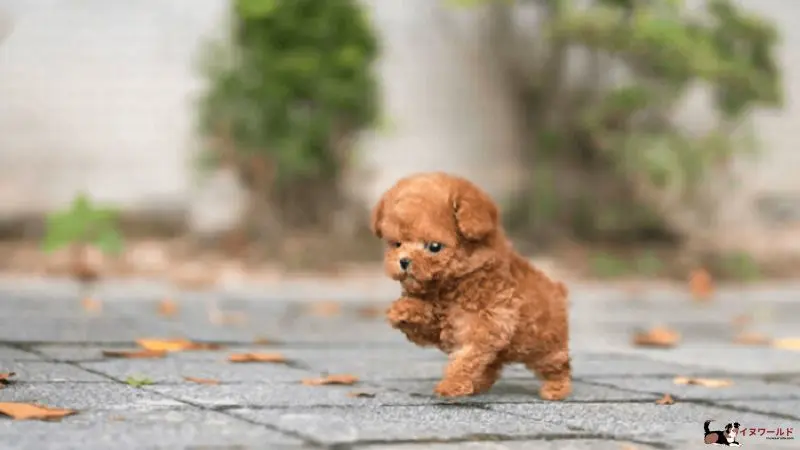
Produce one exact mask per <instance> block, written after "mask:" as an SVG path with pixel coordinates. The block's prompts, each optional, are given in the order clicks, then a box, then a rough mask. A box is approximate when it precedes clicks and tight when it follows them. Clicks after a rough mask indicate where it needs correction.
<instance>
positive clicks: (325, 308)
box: [308, 302, 342, 317]
mask: <svg viewBox="0 0 800 450" xmlns="http://www.w3.org/2000/svg"><path fill="white" fill-rule="evenodd" d="M308 309H309V312H310V313H311V314H313V315H315V316H322V317H330V316H337V315H339V314H340V313H341V312H342V306H341V305H340V304H338V303H336V302H316V303H312V304H311V305H309V307H308Z"/></svg>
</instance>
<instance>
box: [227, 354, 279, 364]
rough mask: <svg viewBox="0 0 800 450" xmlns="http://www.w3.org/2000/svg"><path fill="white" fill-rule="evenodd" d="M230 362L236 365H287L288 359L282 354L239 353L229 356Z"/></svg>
mask: <svg viewBox="0 0 800 450" xmlns="http://www.w3.org/2000/svg"><path fill="white" fill-rule="evenodd" d="M228 361H230V362H234V363H253V362H259V363H285V362H287V360H286V357H285V356H283V355H281V354H280V353H237V354H233V355H230V356H228Z"/></svg>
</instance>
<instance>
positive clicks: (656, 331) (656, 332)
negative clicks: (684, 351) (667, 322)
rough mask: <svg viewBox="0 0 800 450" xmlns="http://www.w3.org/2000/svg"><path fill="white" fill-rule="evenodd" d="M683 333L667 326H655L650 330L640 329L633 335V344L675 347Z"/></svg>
mask: <svg viewBox="0 0 800 450" xmlns="http://www.w3.org/2000/svg"><path fill="white" fill-rule="evenodd" d="M680 338H681V335H680V334H679V333H678V332H677V331H674V330H671V329H669V328H666V327H655V328H651V329H650V330H648V331H639V332H636V333H635V334H634V335H633V344H634V345H636V346H639V347H658V348H669V347H674V346H675V345H676V344H677V343H678V341H679V340H680Z"/></svg>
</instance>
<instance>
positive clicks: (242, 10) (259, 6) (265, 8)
mask: <svg viewBox="0 0 800 450" xmlns="http://www.w3.org/2000/svg"><path fill="white" fill-rule="evenodd" d="M284 1H285V0H284ZM277 7H278V0H237V1H236V8H237V10H238V11H239V14H241V15H242V17H244V18H247V19H263V18H265V17H267V16H269V15H270V14H272V13H273V12H274V11H275V9H277Z"/></svg>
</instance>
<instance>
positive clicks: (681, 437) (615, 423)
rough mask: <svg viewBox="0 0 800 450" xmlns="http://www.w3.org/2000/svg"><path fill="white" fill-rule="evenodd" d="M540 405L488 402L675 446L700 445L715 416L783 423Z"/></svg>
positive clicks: (695, 412)
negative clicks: (707, 420) (706, 424)
mask: <svg viewBox="0 0 800 450" xmlns="http://www.w3.org/2000/svg"><path fill="white" fill-rule="evenodd" d="M538 406H539V405H515V404H504V405H491V406H490V408H491V409H492V410H493V411H500V412H504V413H509V414H514V415H517V416H520V417H525V418H527V419H529V420H534V421H537V420H548V419H550V420H552V418H553V417H557V418H558V420H559V421H560V422H561V423H563V424H565V425H567V426H571V427H577V428H579V429H582V430H584V431H586V432H589V433H594V434H603V435H607V436H615V437H616V438H618V439H632V440H638V441H643V442H649V443H662V444H663V443H668V444H670V445H675V446H677V448H685V444H694V443H697V444H702V443H703V441H702V438H703V421H705V420H706V419H709V418H714V419H716V420H718V421H720V422H723V423H727V422H734V421H738V422H740V423H752V424H763V425H760V426H775V427H777V426H784V427H786V421H785V420H781V419H774V418H771V417H768V416H765V415H761V414H756V413H742V412H737V411H732V410H726V409H723V408H719V407H710V406H703V405H696V404H691V403H681V402H678V403H675V404H674V405H668V406H667V405H656V404H654V403H643V404H639V403H636V404H633V403H628V404H597V403H572V404H570V403H549V404H547V405H546V407H538Z"/></svg>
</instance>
